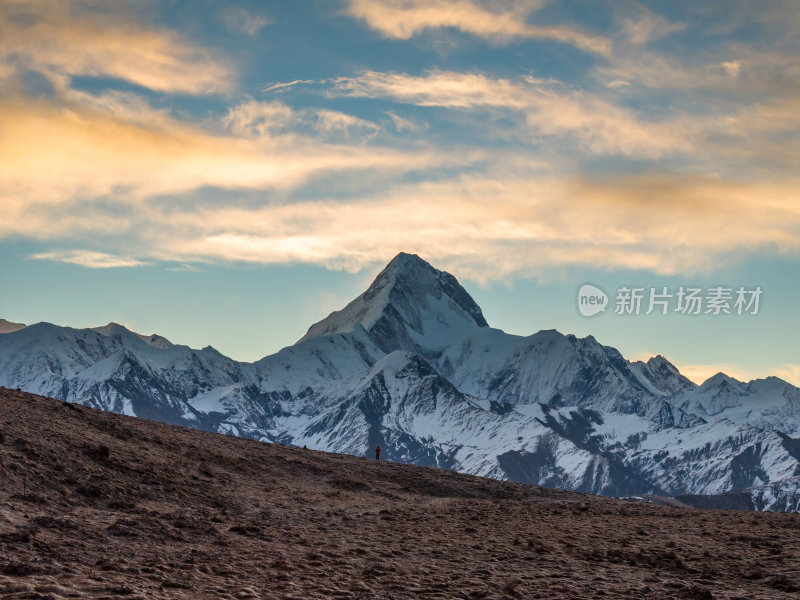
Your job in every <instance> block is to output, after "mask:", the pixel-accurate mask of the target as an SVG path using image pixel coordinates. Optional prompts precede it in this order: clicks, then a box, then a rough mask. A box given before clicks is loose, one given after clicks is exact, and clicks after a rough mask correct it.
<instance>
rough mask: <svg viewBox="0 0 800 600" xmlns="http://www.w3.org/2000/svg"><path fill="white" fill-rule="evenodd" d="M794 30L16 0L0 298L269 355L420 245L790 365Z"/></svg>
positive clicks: (469, 282)
mask: <svg viewBox="0 0 800 600" xmlns="http://www.w3.org/2000/svg"><path fill="white" fill-rule="evenodd" d="M797 31H800V7H798V5H797V3H796V2H795V1H793V0H787V1H784V2H782V1H774V2H770V3H768V4H767V5H756V4H755V3H752V2H747V1H741V2H737V1H726V2H703V3H697V2H670V3H663V2H643V3H638V2H624V1H623V2H618V1H615V2H584V1H576V2H555V1H552V2H545V1H538V0H533V1H525V0H507V1H503V0H494V1H485V2H484V1H479V0H429V1H425V2H423V1H422V0H342V1H339V2H336V1H326V2H322V1H303V0H296V1H293V2H224V3H223V2H212V1H205V2H181V1H174V2H155V1H146V0H141V1H136V2H110V1H109V2H104V1H102V0H92V1H89V0H64V1H61V2H49V1H43V0H31V1H26V2H22V1H17V0H5V1H4V2H3V3H2V4H1V5H0V203H2V207H3V213H4V217H3V219H2V220H0V245H2V254H1V255H0V256H1V257H2V258H0V277H1V279H0V282H1V284H2V287H0V316H2V317H4V318H6V319H9V320H12V321H21V322H25V323H32V322H38V321H50V322H55V323H59V324H63V325H69V326H74V327H84V326H94V325H99V324H103V323H105V322H108V321H110V320H114V321H118V322H121V323H124V324H126V325H128V326H129V327H131V328H133V329H136V330H137V331H140V332H142V333H151V332H158V333H160V334H162V335H164V336H166V337H168V338H170V339H171V340H172V341H174V342H177V343H185V344H189V345H191V346H194V347H199V346H205V345H208V344H210V345H213V346H214V347H216V348H218V349H219V350H220V351H222V352H223V353H225V354H227V355H229V356H232V357H234V358H237V359H241V360H255V359H257V358H260V357H261V356H264V355H266V354H268V353H271V352H274V351H275V350H277V349H279V348H280V347H283V346H285V345H288V344H291V343H293V342H294V341H296V339H298V338H299V337H300V336H301V335H302V334H303V333H304V332H305V329H306V328H307V327H308V326H309V325H310V324H311V323H312V322H313V321H315V320H318V319H320V318H322V317H324V316H325V315H327V314H328V313H329V312H330V311H332V310H334V309H337V308H341V306H343V305H344V303H346V302H347V301H348V300H349V299H351V298H352V297H354V296H355V295H357V294H358V293H360V292H361V291H363V289H364V288H365V287H366V286H367V285H368V284H369V282H370V280H371V279H372V277H374V275H375V274H376V273H377V271H378V270H379V269H380V268H381V266H382V265H383V264H385V263H386V262H387V261H388V260H389V259H391V257H392V256H394V255H395V254H396V253H397V252H399V251H407V252H415V253H418V254H420V255H421V256H422V257H423V258H425V259H427V260H428V261H430V262H431V263H432V264H434V266H437V267H439V268H443V269H447V270H449V271H450V272H452V273H453V274H455V275H456V276H457V277H458V278H459V279H460V280H461V281H462V283H463V284H464V285H465V287H467V289H468V290H469V291H470V293H472V294H473V296H474V297H475V298H476V300H477V301H478V302H479V304H481V306H482V307H483V309H484V312H485V314H486V316H487V319H488V320H489V322H490V324H492V325H493V326H497V327H500V328H503V329H505V330H507V331H510V332H513V333H518V334H529V333H533V332H535V331H536V330H538V329H549V328H557V329H559V330H561V331H563V332H565V333H566V332H572V333H576V334H578V335H589V334H592V335H595V337H597V338H598V339H599V340H600V341H601V342H603V343H606V344H609V345H613V346H615V347H617V348H619V349H620V350H621V351H622V352H623V354H625V355H626V356H627V357H628V358H646V357H647V356H650V355H653V354H656V353H661V354H664V355H666V356H667V357H668V358H669V359H670V360H672V361H673V362H675V363H676V364H677V365H678V366H679V367H680V368H681V369H682V370H684V371H685V372H686V373H687V374H688V375H689V376H691V377H692V378H693V379H695V380H698V381H701V380H702V379H703V378H704V377H706V376H709V375H711V374H713V373H714V372H716V371H718V370H725V371H726V372H728V373H730V374H732V375H734V376H738V377H740V378H745V379H749V378H752V377H756V376H765V375H768V374H776V375H779V376H782V377H784V378H786V379H788V380H790V381H793V382H794V383H796V384H797V383H800V347H799V346H800V344H798V341H797V340H798V334H800V317H799V316H798V309H797V306H798V299H800V176H799V175H798V170H797V165H798V164H800V111H798V110H797V106H798V104H799V102H798V101H799V100H800V42H799V41H798V36H797ZM586 282H592V283H595V284H597V285H598V286H600V287H601V288H602V289H604V290H606V291H607V292H608V294H609V295H610V296H611V302H612V306H611V307H609V310H607V311H606V312H605V313H603V314H600V315H598V316H596V317H593V318H591V319H587V318H585V317H582V316H581V315H580V314H579V313H578V311H577V307H576V294H577V289H578V288H579V287H580V285H581V284H583V283H586ZM622 286H633V287H637V286H638V287H642V288H644V289H645V290H649V288H650V287H654V288H658V289H661V288H662V287H667V288H668V289H669V290H671V291H673V292H674V291H676V290H678V289H679V288H680V287H681V286H683V287H696V288H700V289H703V290H708V289H710V288H713V287H715V286H723V287H725V288H731V289H732V290H736V289H737V288H739V287H744V288H747V289H748V290H749V289H755V287H757V286H760V287H761V288H762V290H763V295H762V296H761V304H760V307H759V312H758V314H757V315H752V314H745V315H737V314H735V313H734V314H729V315H725V314H722V315H716V316H715V315H712V314H705V313H703V314H700V315H684V314H680V313H676V312H674V310H672V307H670V308H671V310H670V314H668V315H666V316H665V315H659V314H650V315H644V314H640V315H618V314H615V313H614V306H613V302H614V300H615V298H614V296H615V292H616V290H617V289H618V288H620V287H622Z"/></svg>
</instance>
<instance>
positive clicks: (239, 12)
mask: <svg viewBox="0 0 800 600" xmlns="http://www.w3.org/2000/svg"><path fill="white" fill-rule="evenodd" d="M222 19H223V21H224V22H225V25H226V26H227V27H228V29H230V30H231V31H233V32H234V33H239V32H244V33H246V34H247V35H250V36H253V35H256V34H257V33H258V32H259V31H261V30H262V29H263V28H264V27H266V26H267V25H269V24H270V23H271V21H270V20H269V19H268V18H267V17H265V16H264V15H260V14H252V13H250V12H248V11H247V10H245V9H244V8H241V7H239V8H226V9H224V11H223V14H222Z"/></svg>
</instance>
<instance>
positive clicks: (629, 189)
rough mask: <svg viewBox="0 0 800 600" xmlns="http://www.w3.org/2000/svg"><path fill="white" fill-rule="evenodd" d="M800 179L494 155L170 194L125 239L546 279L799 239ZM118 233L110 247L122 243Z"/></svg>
mask: <svg viewBox="0 0 800 600" xmlns="http://www.w3.org/2000/svg"><path fill="white" fill-rule="evenodd" d="M503 162H504V157H502V156H501V157H498V164H502V163H503ZM797 184H798V182H797V181H796V180H794V181H784V182H782V183H780V184H777V183H771V184H755V183H750V184H747V183H742V182H733V181H722V180H719V179H717V178H707V177H706V178H700V177H694V178H691V177H686V176H685V175H682V174H667V173H665V174H661V175H648V176H638V177H636V176H630V175H628V176H626V175H619V176H617V177H615V178H613V179H611V180H608V181H600V180H588V179H587V180H576V179H565V178H562V177H557V176H553V175H549V176H544V175H542V174H541V173H539V174H534V173H528V174H524V173H520V174H518V175H517V176H516V177H514V176H511V175H509V172H508V170H500V169H498V171H497V172H496V173H493V174H492V173H487V174H484V175H483V176H477V175H470V176H466V175H464V176H460V177H458V178H456V179H449V180H441V181H437V182H431V181H428V182H420V183H406V184H395V185H394V186H391V187H387V188H386V189H383V190H381V191H380V192H379V193H378V192H373V193H371V194H369V193H367V194H365V195H362V196H361V197H359V198H350V199H346V200H342V199H337V200H328V201H323V200H295V201H288V200H285V201H280V202H278V201H263V202H255V203H254V202H252V201H247V202H239V203H237V202H235V201H233V200H232V199H229V200H228V201H226V202H217V203H214V204H188V205H185V206H176V205H174V204H173V203H171V202H169V201H166V200H165V201H162V202H150V203H149V204H147V205H146V206H142V207H139V208H137V210H136V211H135V213H134V214H131V215H130V219H131V224H130V227H129V228H128V230H127V234H126V235H125V236H120V238H121V239H124V240H127V241H126V242H125V244H126V246H125V247H122V246H120V247H119V251H120V253H124V252H123V251H125V252H128V253H130V250H126V249H127V248H135V254H136V255H137V256H142V257H144V258H146V259H147V260H165V261H173V262H178V263H188V264H193V263H205V262H211V263H216V262H227V261H235V262H246V263H255V264H274V263H297V262H302V263H311V264H316V265H321V266H325V267H328V268H334V269H349V270H351V271H357V270H359V269H362V268H365V267H373V266H375V265H377V264H379V263H381V262H385V261H387V260H388V259H389V258H391V257H392V256H393V255H394V254H396V253H397V252H398V251H400V250H405V251H411V252H418V253H420V254H421V255H423V256H425V257H427V258H428V259H429V260H432V261H434V262H436V264H439V265H441V266H443V267H444V268H447V269H455V270H456V271H457V272H459V273H461V274H463V275H464V276H465V277H468V278H470V279H473V280H477V281H480V282H488V281H497V280H506V281H507V280H511V279H514V278H516V277H539V278H541V279H545V280H546V279H548V278H550V277H552V276H554V274H557V273H559V272H561V271H562V270H563V269H565V268H570V267H591V268H597V269H616V268H624V269H643V270H648V271H650V272H654V273H661V274H666V275H674V274H678V273H680V274H686V275H697V274H705V273H709V272H712V271H713V270H714V269H716V268H717V267H718V265H719V264H723V263H724V264H728V265H731V264H735V263H736V262H737V261H739V260H741V259H743V258H744V257H746V256H750V255H753V254H756V253H765V254H784V255H793V254H797V253H798V252H800V206H798V204H797V202H796V192H795V190H796V189H797ZM71 210H72V211H73V212H74V211H75V210H76V209H75V208H73V209H71ZM91 210H97V207H95V208H92V209H91ZM50 216H51V220H52V218H53V217H52V215H50ZM56 216H57V215H56ZM85 220H86V221H87V222H90V223H91V222H94V219H93V215H91V214H90V215H86V216H85ZM709 223H713V227H710V226H709ZM68 227H69V225H64V231H63V232H62V235H69V234H70V233H71V230H69V229H68ZM131 237H133V239H131ZM115 240H116V238H114V240H112V241H110V242H109V244H111V246H110V247H113V244H115V243H117V244H120V243H122V242H120V241H115Z"/></svg>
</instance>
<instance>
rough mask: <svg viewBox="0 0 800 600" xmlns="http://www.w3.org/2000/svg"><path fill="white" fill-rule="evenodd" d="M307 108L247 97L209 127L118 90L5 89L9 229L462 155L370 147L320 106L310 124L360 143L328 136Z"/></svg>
mask: <svg viewBox="0 0 800 600" xmlns="http://www.w3.org/2000/svg"><path fill="white" fill-rule="evenodd" d="M307 116H308V115H307ZM311 116H312V117H313V115H311ZM298 118H299V117H298V116H297V114H296V113H295V112H294V111H292V110H291V109H289V108H288V107H282V106H280V105H276V104H269V105H266V104H257V103H256V104H252V103H248V104H245V105H243V106H241V107H238V108H233V109H231V112H230V113H229V116H228V117H227V118H226V120H225V121H224V122H223V123H221V124H219V127H218V128H217V129H213V128H212V130H207V129H204V128H201V127H199V126H196V125H191V124H187V123H184V122H182V121H179V120H176V119H174V118H173V117H171V116H169V115H168V114H166V113H163V112H160V111H154V110H153V109H152V108H150V107H149V106H148V105H147V104H145V103H142V102H141V101H140V99H137V98H136V97H135V96H130V95H125V94H119V93H113V94H110V95H101V96H96V97H95V96H86V95H85V94H79V93H75V94H68V95H67V96H66V97H64V98H61V99H60V102H59V103H56V104H54V103H51V102H49V101H45V100H33V99H30V98H15V99H0V131H2V132H3V135H2V137H0V182H2V185H0V202H2V205H3V208H4V218H3V220H2V222H1V223H0V237H5V236H8V235H26V236H31V237H34V238H38V239H42V238H46V237H48V236H50V235H53V234H55V232H58V231H63V229H61V224H60V223H58V222H55V221H54V219H53V217H52V211H53V210H54V207H55V206H64V207H65V213H64V214H62V215H61V217H60V220H61V222H62V223H64V224H67V223H69V224H70V225H71V226H73V227H74V228H75V231H76V232H77V231H81V232H86V231H87V230H88V229H91V227H92V224H91V223H83V222H81V218H80V217H79V216H78V215H79V214H80V211H79V210H77V209H76V210H72V207H88V208H87V210H91V206H92V205H93V204H95V203H106V204H109V205H111V206H113V207H115V210H114V211H106V212H102V211H101V214H99V215H98V217H97V218H98V219H102V222H103V223H104V224H105V225H106V226H107V227H108V228H109V230H111V229H121V228H122V229H124V228H125V227H127V226H128V223H129V214H128V211H130V210H131V208H130V207H131V206H133V205H136V204H139V203H142V202H146V201H147V200H148V198H152V197H155V196H159V195H164V194H185V193H188V192H191V191H193V190H197V189H199V188H203V187H214V188H225V189H240V190H253V189H258V190H264V189H272V190H276V189H283V190H288V189H291V188H293V187H295V186H298V185H300V184H303V183H305V182H307V181H309V180H310V179H311V178H313V177H319V176H323V175H326V174H331V173H339V174H341V173H344V172H352V173H356V172H358V173H362V174H363V173H365V172H368V171H370V170H373V171H384V172H386V173H389V174H391V175H392V176H393V177H395V176H400V175H402V174H403V173H406V172H409V171H411V170H425V169H430V168H432V167H436V166H441V165H444V164H447V163H451V162H453V160H454V159H453V158H451V157H448V156H444V155H437V154H435V153H433V152H431V151H420V150H419V149H417V150H415V151H404V150H395V149H391V148H386V147H368V146H366V145H364V144H363V143H362V141H361V139H360V138H358V137H357V133H358V132H357V131H354V129H353V128H356V129H357V128H358V127H359V126H360V125H361V122H360V121H359V120H357V119H354V120H348V119H347V118H346V116H344V115H342V114H341V113H335V112H333V111H327V112H323V113H321V114H319V115H316V117H315V119H316V120H313V121H312V122H311V125H310V126H312V127H315V128H317V129H323V130H325V131H327V132H333V134H335V135H333V137H335V138H337V139H339V140H340V139H341V135H340V132H341V128H346V129H347V130H348V131H349V132H351V134H352V135H353V136H356V140H357V143H355V144H345V143H342V142H341V141H336V142H325V141H324V140H323V139H321V138H319V137H317V136H306V135H302V133H297V132H294V131H292V125H293V123H294V121H295V120H296V119H298ZM224 127H227V128H228V130H225V128H224ZM272 127H279V128H280V129H281V132H280V134H279V135H273V134H272V133H271V131H272V130H271V128H272ZM365 127H366V129H367V130H368V133H370V132H371V128H370V126H369V125H367V126H365ZM66 209H68V210H66ZM85 218H88V219H94V218H95V217H89V216H86V217H85Z"/></svg>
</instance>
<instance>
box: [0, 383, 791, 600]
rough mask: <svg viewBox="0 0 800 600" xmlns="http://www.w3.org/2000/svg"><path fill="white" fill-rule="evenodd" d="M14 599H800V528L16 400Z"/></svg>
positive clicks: (5, 537) (4, 448) (10, 546)
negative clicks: (315, 450)
mask: <svg viewBox="0 0 800 600" xmlns="http://www.w3.org/2000/svg"><path fill="white" fill-rule="evenodd" d="M0 486H2V488H1V489H0V596H2V597H3V598H62V597H64V598H75V597H105V598H110V597H116V596H125V597H128V598H178V597H186V598H304V599H313V598H365V599H366V598H375V599H382V600H391V599H393V598H430V599H433V598H448V599H450V598H464V599H468V598H487V599H488V598H663V599H666V598H676V599H693V598H694V599H705V598H747V599H751V598H769V599H775V598H797V597H798V596H800V515H797V514H777V513H745V512H735V511H701V510H695V509H689V508H684V507H673V506H658V505H654V504H645V503H638V502H630V501H622V500H611V499H607V498H599V497H594V496H588V495H585V494H577V493H572V492H562V491H556V490H547V489H541V488H534V487H528V486H524V485H520V484H510V483H504V482H499V481H493V480H487V479H481V478H477V477H470V476H465V475H457V474H455V473H451V472H448V471H441V470H436V469H427V468H422V467H415V466H410V465H400V464H391V463H387V462H376V461H374V460H365V459H363V458H356V457H352V456H343V455H336V454H325V453H320V452H314V451H310V450H303V449H298V448H289V447H284V446H277V445H268V444H261V443H257V442H252V441H248V440H243V439H238V438H232V437H225V436H222V435H217V434H211V433H204V432H199V431H194V430H188V429H182V428H177V427H171V426H168V425H163V424H160V423H155V422H150V421H145V420H141V419H133V418H129V417H123V416H120V415H116V414H110V413H102V412H96V411H93V410H89V409H86V408H84V407H80V406H75V405H72V404H64V403H62V402H59V401H55V400H50V399H47V398H42V397H39V396H33V395H31V394H25V393H22V392H15V391H11V390H5V389H0Z"/></svg>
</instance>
